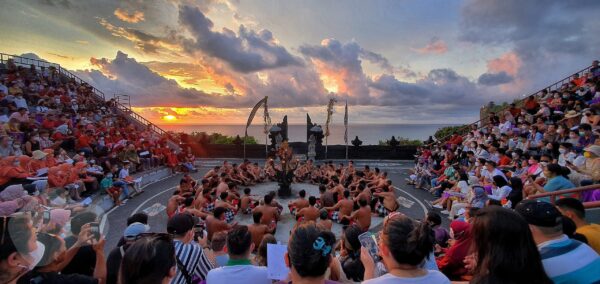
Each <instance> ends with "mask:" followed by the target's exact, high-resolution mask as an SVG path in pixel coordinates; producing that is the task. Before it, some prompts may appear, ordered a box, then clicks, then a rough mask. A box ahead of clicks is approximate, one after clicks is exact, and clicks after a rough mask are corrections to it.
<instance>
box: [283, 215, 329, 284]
mask: <svg viewBox="0 0 600 284" xmlns="http://www.w3.org/2000/svg"><path fill="white" fill-rule="evenodd" d="M334 245H335V236H334V235H333V234H332V233H331V232H327V231H321V230H319V229H318V228H317V226H316V225H315V224H314V223H313V222H307V223H303V224H300V225H299V226H298V227H296V228H295V229H294V230H293V231H292V232H291V236H290V240H289V242H288V251H287V253H286V254H285V256H284V258H285V263H286V265H287V266H288V267H289V268H290V275H289V278H290V282H285V283H338V282H333V281H329V280H326V279H325V273H326V271H327V269H328V268H329V267H330V264H331V261H332V255H331V253H332V251H333V249H334ZM278 283H284V282H278Z"/></svg>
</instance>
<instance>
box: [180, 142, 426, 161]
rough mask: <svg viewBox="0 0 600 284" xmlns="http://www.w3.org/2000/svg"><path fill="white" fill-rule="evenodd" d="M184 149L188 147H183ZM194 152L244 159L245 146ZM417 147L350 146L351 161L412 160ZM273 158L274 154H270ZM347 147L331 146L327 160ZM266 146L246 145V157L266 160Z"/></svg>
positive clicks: (321, 154) (196, 147) (300, 148)
mask: <svg viewBox="0 0 600 284" xmlns="http://www.w3.org/2000/svg"><path fill="white" fill-rule="evenodd" d="M183 146H184V148H185V147H187V146H188V145H183ZM189 146H190V147H191V148H192V151H193V152H194V154H195V155H196V157H199V158H242V157H243V156H244V146H243V145H223V144H190V145H189ZM290 146H291V147H292V148H293V149H294V155H305V154H306V152H307V149H308V146H307V143H304V142H292V143H290ZM416 149H417V147H416V146H397V147H391V146H377V145H369V146H360V147H354V146H348V158H349V159H381V160H412V159H414V156H413V155H414V154H415V153H416ZM269 155H270V156H273V152H272V151H271V152H270V153H269ZM345 155H346V146H345V145H330V146H328V148H327V159H344V158H345V157H346V156H345ZM265 156H266V154H265V145H264V144H263V145H246V157H247V158H249V159H257V158H259V159H262V158H265ZM325 158H326V157H325V146H322V147H317V157H316V159H317V160H319V159H325Z"/></svg>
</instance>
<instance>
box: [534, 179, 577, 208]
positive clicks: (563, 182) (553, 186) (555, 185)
mask: <svg viewBox="0 0 600 284" xmlns="http://www.w3.org/2000/svg"><path fill="white" fill-rule="evenodd" d="M569 188H575V185H574V184H573V183H572V182H571V181H570V180H568V179H567V178H565V177H563V176H555V177H553V178H551V179H549V180H548V181H547V182H546V185H544V191H546V192H552V191H557V190H561V189H569ZM540 199H542V198H540ZM543 200H544V201H547V202H550V197H544V198H543Z"/></svg>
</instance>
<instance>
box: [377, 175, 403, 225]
mask: <svg viewBox="0 0 600 284" xmlns="http://www.w3.org/2000/svg"><path fill="white" fill-rule="evenodd" d="M390 185H391V181H390ZM373 195H375V196H376V197H378V198H379V201H378V202H377V205H375V211H376V212H377V213H378V214H379V217H385V216H387V215H388V214H390V213H391V212H394V211H396V210H398V207H399V205H398V201H396V194H394V192H393V191H392V190H390V186H385V187H384V188H383V191H382V192H376V193H373Z"/></svg>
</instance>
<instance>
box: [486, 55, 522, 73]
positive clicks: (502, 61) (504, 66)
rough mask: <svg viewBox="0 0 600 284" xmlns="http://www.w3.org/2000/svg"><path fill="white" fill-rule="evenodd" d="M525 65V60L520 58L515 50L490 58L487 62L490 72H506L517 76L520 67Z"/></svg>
mask: <svg viewBox="0 0 600 284" xmlns="http://www.w3.org/2000/svg"><path fill="white" fill-rule="evenodd" d="M522 65H523V61H521V58H519V55H517V54H516V53H515V52H513V51H511V52H507V53H505V54H503V55H502V56H500V57H498V58H495V59H492V60H489V61H488V63H487V68H488V70H489V71H490V72H493V73H499V72H502V71H504V72H506V73H507V74H508V75H511V76H513V77H516V75H517V73H518V72H519V69H520V68H521V66H522Z"/></svg>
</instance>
